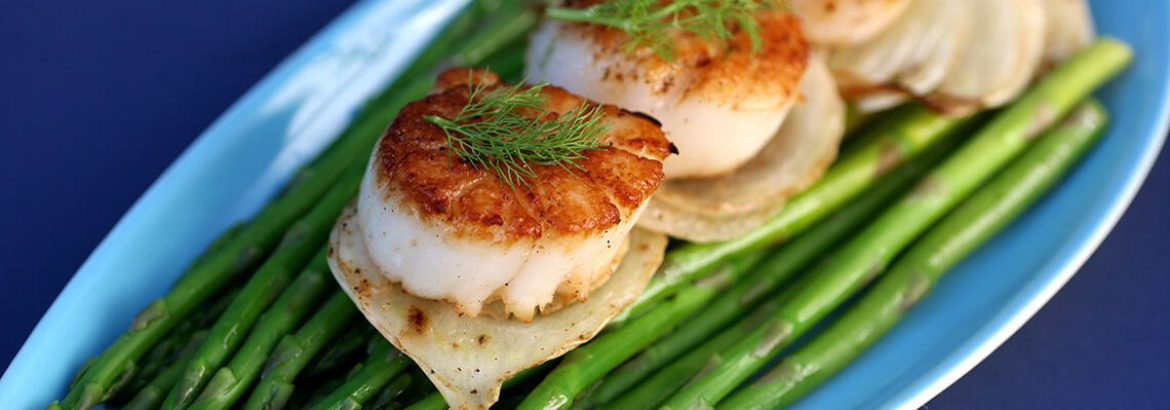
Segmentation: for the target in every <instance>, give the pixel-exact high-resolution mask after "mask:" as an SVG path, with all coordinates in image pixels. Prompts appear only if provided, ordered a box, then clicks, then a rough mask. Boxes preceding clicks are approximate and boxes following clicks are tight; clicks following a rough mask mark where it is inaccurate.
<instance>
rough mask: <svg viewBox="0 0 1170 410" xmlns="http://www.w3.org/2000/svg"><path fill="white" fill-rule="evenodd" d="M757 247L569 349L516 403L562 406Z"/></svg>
mask: <svg viewBox="0 0 1170 410" xmlns="http://www.w3.org/2000/svg"><path fill="white" fill-rule="evenodd" d="M763 256H764V253H763V252H762V251H757V252H753V253H750V254H748V255H746V256H744V257H741V258H739V259H737V260H735V261H732V262H730V263H728V264H727V265H725V266H724V267H723V268H722V269H720V271H719V272H718V273H716V274H715V275H712V276H710V277H708V278H707V279H706V280H704V281H700V282H698V283H696V284H695V286H692V287H689V288H687V289H686V290H684V291H682V292H678V293H677V294H675V295H674V298H672V299H670V300H668V301H665V302H663V303H662V304H660V305H658V306H656V307H655V308H654V309H653V310H651V311H650V312H648V313H647V314H646V315H644V316H642V317H639V318H637V319H634V320H633V321H632V322H631V323H629V324H627V325H625V326H622V327H620V328H617V329H614V330H611V331H609V332H607V333H605V334H603V335H601V336H598V337H597V338H595V339H593V340H592V341H590V342H589V343H588V344H586V345H584V346H581V347H578V348H576V349H573V351H571V352H569V353H568V354H567V355H565V359H564V360H562V361H561V363H560V364H559V365H557V367H556V368H555V369H553V371H552V373H549V375H548V376H546V377H545V378H544V380H543V381H542V382H541V383H540V384H539V385H538V386H536V389H534V390H533V391H532V393H529V395H528V397H526V398H525V399H524V401H523V402H522V403H521V404H520V406H519V408H520V409H536V408H541V409H543V408H549V407H567V406H568V405H570V404H572V402H573V398H574V397H576V396H577V394H579V393H581V392H582V391H584V390H585V389H586V388H588V387H589V386H590V385H591V384H592V383H593V382H594V381H597V380H599V379H600V378H601V377H602V376H605V374H606V373H608V372H609V371H610V370H613V369H614V368H615V367H617V366H618V365H621V364H622V362H623V361H625V360H626V359H628V358H629V357H630V356H633V355H634V354H636V353H638V351H639V350H641V349H642V348H644V347H646V346H647V345H649V344H651V343H653V342H654V341H655V340H658V338H660V337H662V335H664V334H666V333H667V332H669V331H670V330H671V329H672V328H674V327H675V326H678V325H680V324H681V322H682V321H683V319H686V318H687V316H690V314H691V313H694V312H695V311H697V310H698V309H700V308H702V307H703V306H704V305H705V304H706V303H707V302H709V301H710V300H711V299H714V298H715V297H716V296H718V295H719V294H720V293H721V292H723V291H724V290H725V289H726V288H727V287H728V286H730V285H731V284H732V283H734V282H735V281H736V279H738V278H739V277H741V276H743V275H744V274H745V273H746V272H748V270H749V269H750V268H751V267H752V265H754V264H755V263H756V262H758V261H759V260H760V259H762V258H763Z"/></svg>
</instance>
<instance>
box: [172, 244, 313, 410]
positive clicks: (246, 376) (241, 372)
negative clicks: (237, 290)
mask: <svg viewBox="0 0 1170 410" xmlns="http://www.w3.org/2000/svg"><path fill="white" fill-rule="evenodd" d="M327 250H328V245H326V246H325V247H323V248H321V250H320V251H319V252H318V253H317V256H316V257H314V258H313V260H312V262H310V263H309V265H308V266H307V267H305V269H304V270H303V271H301V273H300V275H299V276H298V277H297V278H296V280H295V281H293V283H292V284H291V285H289V286H288V288H287V289H285V291H284V293H283V294H281V295H280V298H279V299H277V300H276V302H275V303H273V304H272V306H271V307H270V308H268V310H267V311H265V313H264V315H263V316H262V317H260V319H259V321H258V322H257V324H256V328H255V329H254V330H253V331H252V332H251V334H250V335H248V339H247V341H245V342H244V344H243V346H241V347H240V350H239V351H238V352H237V353H236V355H235V357H233V358H232V360H231V362H230V363H228V365H227V366H224V367H222V368H220V369H219V370H217V371H216V372H215V375H214V376H212V378H211V381H209V382H208V384H207V386H206V387H204V389H203V392H202V393H200V394H199V397H197V398H196V399H195V402H194V403H193V404H192V405H191V407H192V408H195V409H213V408H227V407H230V406H231V405H232V404H233V403H234V402H235V401H236V400H237V399H239V397H240V396H241V395H243V394H244V390H245V389H247V388H249V387H251V385H252V382H253V381H254V380H255V379H256V377H257V376H258V375H259V374H260V370H261V367H262V366H263V365H264V361H265V359H267V358H268V354H269V353H270V352H271V351H272V347H273V345H275V344H276V342H277V340H279V338H280V336H281V335H284V334H286V333H287V332H288V331H289V330H291V329H292V328H293V326H294V325H296V324H297V323H298V322H299V321H300V320H301V319H302V318H303V317H304V316H306V315H308V313H309V310H310V309H312V308H315V307H316V302H317V301H318V300H319V299H320V298H321V296H323V295H325V294H326V292H327V291H329V290H332V289H334V283H333V278H332V277H331V276H330V274H329V264H328V262H327V261H326V252H327Z"/></svg>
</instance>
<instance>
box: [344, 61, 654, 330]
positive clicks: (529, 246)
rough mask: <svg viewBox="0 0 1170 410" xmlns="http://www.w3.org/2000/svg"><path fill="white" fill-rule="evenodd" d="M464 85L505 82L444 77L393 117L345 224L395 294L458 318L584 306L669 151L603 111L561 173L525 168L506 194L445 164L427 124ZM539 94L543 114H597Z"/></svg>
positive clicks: (625, 117)
mask: <svg viewBox="0 0 1170 410" xmlns="http://www.w3.org/2000/svg"><path fill="white" fill-rule="evenodd" d="M473 86H479V87H485V89H487V90H491V89H494V88H496V87H502V86H506V84H502V83H500V81H499V78H498V77H497V76H496V75H495V74H493V73H490V72H486V71H469V70H466V69H453V70H449V71H447V72H445V73H443V74H442V75H441V76H440V79H439V82H438V84H437V85H436V88H435V90H434V92H433V93H432V94H431V95H430V96H428V97H426V98H424V99H422V100H420V101H417V102H414V103H411V104H408V105H406V106H405V107H404V108H403V109H402V111H401V112H400V113H399V115H398V117H397V119H396V120H395V121H394V123H393V124H391V125H390V127H389V129H388V130H387V132H386V135H385V136H383V138H382V140H381V141H380V142H379V143H378V144H377V146H376V147H375V151H374V153H373V156H372V158H371V159H370V162H369V168H368V169H367V171H366V176H365V179H364V180H363V182H362V185H361V193H360V195H359V197H358V199H357V204H356V215H355V217H354V218H353V222H355V223H356V224H357V225H358V227H357V228H358V229H357V231H358V232H360V234H361V236H362V239H363V241H362V242H363V243H364V246H365V248H366V249H365V251H366V252H367V253H368V256H369V259H370V260H371V261H372V263H373V264H374V266H375V267H376V269H377V270H378V271H379V273H380V274H381V275H383V276H384V277H386V278H388V279H389V280H390V281H392V282H397V283H399V284H400V285H401V287H402V290H403V291H404V292H406V293H409V294H411V295H414V296H417V297H421V298H425V299H432V300H442V301H446V302H448V303H450V304H451V305H452V306H453V307H454V309H455V311H456V312H458V313H459V314H461V315H467V316H472V317H474V316H477V315H479V314H481V313H483V312H486V313H488V314H492V315H494V316H497V317H498V316H502V317H508V316H511V317H515V318H517V319H520V320H522V321H531V320H532V319H533V318H534V316H535V315H536V314H537V313H538V311H549V310H551V309H555V308H557V307H559V306H562V305H564V304H565V303H569V302H571V301H573V300H578V301H584V300H585V299H586V298H587V297H588V294H589V291H590V290H591V289H593V288H595V287H597V286H599V285H601V284H602V283H604V282H605V280H606V279H607V278H608V277H609V275H610V274H611V273H612V271H613V269H614V264H615V263H616V261H617V260H619V259H620V258H621V256H622V253H623V252H624V250H625V247H624V246H625V241H626V237H627V234H628V233H629V231H630V229H631V228H632V227H633V225H634V221H635V220H636V219H637V218H638V215H639V213H640V212H641V211H642V209H643V206H644V205H645V203H646V201H647V199H648V198H649V196H650V195H651V194H652V193H653V192H654V190H655V189H657V187H658V185H659V183H660V182H661V180H662V178H663V171H662V166H663V165H662V162H663V160H664V159H665V158H666V156H667V155H668V154H669V153H670V143H669V142H668V141H667V140H666V138H665V137H664V136H663V134H662V131H661V130H660V129H659V127H658V125H657V124H656V123H655V122H654V121H653V120H651V119H648V118H647V117H645V116H644V115H641V114H636V113H632V112H628V111H624V110H621V109H619V108H616V107H614V106H609V105H604V106H601V107H600V108H599V109H598V111H596V112H597V114H596V115H601V116H603V120H602V121H603V124H604V131H603V133H602V134H601V135H600V138H599V143H600V145H599V146H597V147H596V148H595V149H591V150H586V151H584V152H583V153H582V154H583V157H582V158H580V159H579V160H577V161H576V162H575V163H574V164H572V165H571V166H565V165H564V164H560V165H540V164H531V167H532V168H531V169H532V170H533V171H534V174H533V175H532V177H530V178H527V179H525V180H524V181H522V183H514V184H508V183H505V181H502V180H501V178H500V177H499V175H498V174H497V173H495V172H493V171H492V170H491V169H487V168H485V167H482V166H477V165H476V164H473V163H470V162H468V161H465V160H463V159H462V158H459V157H458V156H456V155H453V153H452V151H451V149H450V147H449V146H448V140H447V136H446V134H444V132H443V130H442V129H441V128H440V127H438V126H437V125H435V124H434V123H432V122H429V121H428V120H427V118H428V116H438V117H443V118H452V117H453V116H455V115H456V113H458V112H459V110H460V109H461V108H463V107H464V106H466V105H467V104H469V102H470V101H469V99H470V98H471V90H472V87H473ZM540 90H541V91H540V94H541V96H542V97H543V103H544V104H545V105H546V108H547V109H548V110H547V112H546V113H545V114H551V115H564V114H565V113H567V112H569V111H572V110H574V109H576V108H578V107H579V106H581V105H582V104H588V105H589V106H591V107H593V106H595V105H594V104H593V103H591V102H589V101H586V100H585V99H583V98H581V97H577V96H574V95H572V94H570V93H569V92H567V91H565V90H563V89H560V88H557V87H551V86H550V87H544V88H541V89H540ZM534 115H536V114H534Z"/></svg>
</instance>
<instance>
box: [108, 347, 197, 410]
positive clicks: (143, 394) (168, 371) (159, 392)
mask: <svg viewBox="0 0 1170 410" xmlns="http://www.w3.org/2000/svg"><path fill="white" fill-rule="evenodd" d="M205 340H207V329H204V330H200V331H198V332H196V333H195V334H194V335H192V336H191V338H190V339H189V340H188V341H187V346H185V347H184V348H183V349H182V351H181V352H180V353H179V355H178V357H177V358H176V359H175V361H174V362H172V363H171V364H169V365H167V366H166V367H165V368H164V369H163V370H162V371H161V372H159V373H158V375H156V376H155V377H154V378H153V379H151V380H150V382H149V383H147V384H146V386H145V387H143V388H142V389H141V390H139V391H138V394H136V395H135V396H134V398H133V399H131V400H130V402H129V403H127V404H126V406H125V407H122V409H123V410H153V409H157V408H159V406H161V405H162V402H163V399H164V398H166V396H165V394H166V393H167V391H169V390H170V389H171V386H172V385H174V384H175V381H177V380H179V376H180V375H182V372H183V367H184V366H185V365H186V363H187V360H188V359H190V358H191V355H193V354H195V349H197V348H199V345H200V344H202V343H203V341H205Z"/></svg>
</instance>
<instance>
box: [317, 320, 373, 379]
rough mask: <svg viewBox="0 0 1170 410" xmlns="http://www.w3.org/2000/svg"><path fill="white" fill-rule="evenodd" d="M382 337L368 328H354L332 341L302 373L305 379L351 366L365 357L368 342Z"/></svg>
mask: <svg viewBox="0 0 1170 410" xmlns="http://www.w3.org/2000/svg"><path fill="white" fill-rule="evenodd" d="M375 337H382V336H381V335H379V334H378V331H376V330H374V329H373V328H372V327H369V326H360V325H359V326H354V327H353V329H350V330H349V331H348V332H345V333H344V334H342V335H341V336H339V337H337V339H335V340H334V341H332V342H331V343H330V344H329V346H328V348H326V349H325V350H324V351H323V352H321V353H320V354H319V355H317V356H316V357H314V358H313V360H312V361H311V362H309V365H308V367H306V370H305V371H304V373H305V376H306V377H314V376H317V375H322V374H327V373H330V372H332V371H334V370H336V369H338V368H340V367H341V366H344V365H352V364H353V362H354V361H359V360H360V357H359V356H363V357H364V356H365V353H366V352H367V351H368V349H367V347H368V346H369V344H370V341H371V340H373V338H375Z"/></svg>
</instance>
